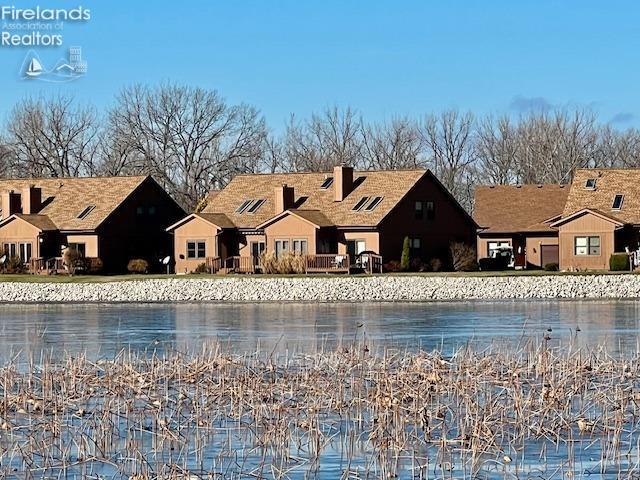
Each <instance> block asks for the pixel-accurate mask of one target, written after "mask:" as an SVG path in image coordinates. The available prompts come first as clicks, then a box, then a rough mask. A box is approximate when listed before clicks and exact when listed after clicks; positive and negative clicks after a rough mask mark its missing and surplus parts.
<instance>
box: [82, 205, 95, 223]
mask: <svg viewBox="0 0 640 480" xmlns="http://www.w3.org/2000/svg"><path fill="white" fill-rule="evenodd" d="M94 208H96V206H95V205H89V206H88V207H87V208H85V209H84V210H82V211H81V212H80V214H79V215H78V218H79V219H80V220H84V219H85V218H87V217H88V216H89V214H90V213H91V212H92V211H93V209H94Z"/></svg>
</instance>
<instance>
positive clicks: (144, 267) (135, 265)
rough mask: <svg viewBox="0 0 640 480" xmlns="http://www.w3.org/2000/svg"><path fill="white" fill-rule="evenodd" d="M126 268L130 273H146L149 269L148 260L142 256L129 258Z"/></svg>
mask: <svg viewBox="0 0 640 480" xmlns="http://www.w3.org/2000/svg"><path fill="white" fill-rule="evenodd" d="M127 270H129V272H131V273H147V272H148V271H149V262H147V261H146V260H144V259H142V258H134V259H132V260H129V264H128V265H127Z"/></svg>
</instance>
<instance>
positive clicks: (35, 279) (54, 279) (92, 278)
mask: <svg viewBox="0 0 640 480" xmlns="http://www.w3.org/2000/svg"><path fill="white" fill-rule="evenodd" d="M621 273H622V274H626V275H629V274H634V273H631V272H545V271H543V270H508V271H504V272H424V273H415V272H407V273H386V274H384V275H383V276H398V277H400V276H419V277H454V278H455V277H520V276H536V277H542V276H554V275H555V276H557V275H561V276H562V275H602V274H605V275H616V274H621ZM343 275H344V274H311V275H308V276H309V277H323V278H333V277H340V276H343ZM230 276H231V277H242V278H250V277H253V275H242V274H238V275H234V274H230V275H208V274H200V275H161V274H156V275H76V276H73V277H71V276H68V275H51V276H47V275H0V282H22V283H105V282H122V281H134V280H148V279H154V278H160V279H162V278H172V279H181V280H186V279H221V278H227V277H230ZM306 276H307V275H255V277H256V278H283V277H287V278H295V277H306ZM352 276H354V277H364V276H367V275H362V274H360V275H352Z"/></svg>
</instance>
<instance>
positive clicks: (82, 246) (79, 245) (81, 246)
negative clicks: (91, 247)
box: [68, 243, 87, 257]
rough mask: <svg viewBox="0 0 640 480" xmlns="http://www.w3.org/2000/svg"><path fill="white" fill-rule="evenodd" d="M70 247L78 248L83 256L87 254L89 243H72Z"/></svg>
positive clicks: (72, 248)
mask: <svg viewBox="0 0 640 480" xmlns="http://www.w3.org/2000/svg"><path fill="white" fill-rule="evenodd" d="M68 248H70V249H71V250H76V251H77V252H78V253H79V254H80V256H81V257H86V256H87V245H86V244H85V243H70V244H69V247H68Z"/></svg>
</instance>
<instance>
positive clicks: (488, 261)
mask: <svg viewBox="0 0 640 480" xmlns="http://www.w3.org/2000/svg"><path fill="white" fill-rule="evenodd" d="M508 265H509V259H508V258H506V257H496V258H488V257H487V258H481V259H480V260H478V266H479V267H480V270H482V271H483V272H499V271H501V270H506V269H507V266H508Z"/></svg>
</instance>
